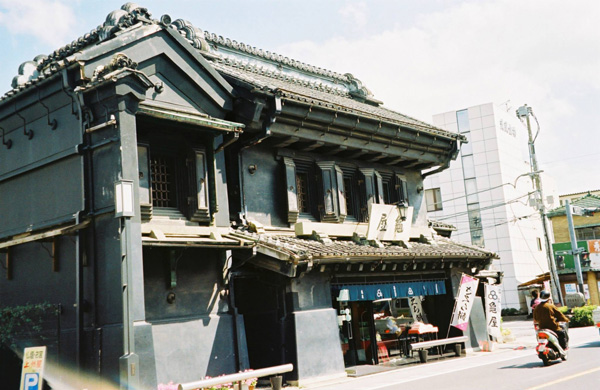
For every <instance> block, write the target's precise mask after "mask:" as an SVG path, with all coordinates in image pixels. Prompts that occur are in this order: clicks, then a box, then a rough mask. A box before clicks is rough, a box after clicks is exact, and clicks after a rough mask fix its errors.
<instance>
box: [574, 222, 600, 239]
mask: <svg viewBox="0 0 600 390" xmlns="http://www.w3.org/2000/svg"><path fill="white" fill-rule="evenodd" d="M575 236H576V237H577V240H578V241H580V240H581V241H583V240H598V239H600V226H590V227H584V228H577V227H576V228H575Z"/></svg>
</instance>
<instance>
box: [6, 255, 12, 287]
mask: <svg viewBox="0 0 600 390" xmlns="http://www.w3.org/2000/svg"><path fill="white" fill-rule="evenodd" d="M6 279H7V280H12V265H11V262H10V247H8V248H6Z"/></svg>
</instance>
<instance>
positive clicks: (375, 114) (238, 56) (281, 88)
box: [0, 3, 462, 139]
mask: <svg viewBox="0 0 600 390" xmlns="http://www.w3.org/2000/svg"><path fill="white" fill-rule="evenodd" d="M140 24H148V25H151V24H154V25H157V24H160V25H162V26H164V27H165V28H171V29H173V30H175V31H177V32H178V33H180V34H181V35H182V36H183V37H184V38H185V39H186V40H187V41H188V42H189V43H190V44H191V45H192V46H193V47H194V48H196V49H197V50H198V51H199V52H200V54H202V55H205V56H206V57H207V59H209V60H212V61H213V64H214V66H215V68H217V70H218V71H220V72H222V73H224V74H227V75H229V76H231V77H234V78H238V79H240V80H243V81H246V82H248V83H250V84H252V85H254V86H256V87H258V88H266V89H267V90H269V91H277V93H280V94H281V95H282V96H283V97H284V98H287V99H292V100H296V101H303V102H306V103H309V104H315V105H321V106H324V107H328V108H330V109H333V110H337V111H344V112H349V113H354V114H357V115H361V116H366V117H370V118H373V119H374V120H377V121H383V122H387V123H393V124H397V125H399V126H406V127H410V128H413V129H416V130H419V131H426V132H428V133H431V134H434V135H438V136H442V137H446V138H451V139H462V136H460V135H459V134H455V133H452V132H448V131H445V130H442V129H438V128H436V127H434V126H432V125H430V124H428V123H425V122H422V121H419V120H417V119H414V118H411V117H409V116H406V115H403V114H400V113H398V112H395V111H392V110H389V109H387V108H384V107H381V106H379V103H381V102H379V101H377V100H376V99H374V98H373V97H372V94H371V92H370V91H369V90H368V89H367V88H366V87H365V86H364V85H363V84H362V83H361V82H360V80H358V79H356V78H355V77H354V76H352V75H351V74H348V73H346V74H340V73H336V72H333V71H330V70H326V69H322V68H319V67H316V66H312V65H309V64H305V63H303V62H300V61H296V60H293V59H290V58H287V57H284V56H281V55H279V54H276V53H271V52H269V51H263V50H261V49H257V48H255V47H253V46H250V45H247V44H244V43H238V42H236V41H232V40H230V39H227V38H223V37H221V36H218V35H216V34H213V33H208V32H204V31H202V30H200V29H199V28H197V27H195V26H194V25H192V24H191V23H190V22H188V21H186V20H183V19H177V20H175V21H174V22H171V18H170V17H169V16H168V15H163V16H162V17H161V18H160V21H158V20H155V19H152V18H151V14H150V13H149V12H148V10H147V9H146V8H143V7H140V6H139V5H137V4H135V3H126V4H124V5H123V6H122V7H121V9H119V10H115V11H113V12H111V13H110V14H108V16H107V17H106V20H105V22H104V23H103V24H102V25H100V26H98V27H97V28H95V29H93V30H92V31H90V32H89V33H87V34H85V35H83V36H82V37H80V38H78V39H76V40H74V41H73V42H71V43H70V44H68V45H65V46H63V47H61V48H60V49H57V50H55V51H54V52H53V53H51V54H50V55H48V56H44V55H40V56H37V57H35V58H34V60H33V61H27V62H25V63H23V64H22V65H21V67H20V68H19V74H18V75H17V76H15V78H14V79H13V85H12V87H13V89H12V90H10V91H9V92H7V93H6V94H5V95H4V96H1V97H0V102H2V100H5V99H7V98H10V97H12V96H15V95H16V94H18V93H20V92H21V91H23V90H24V89H27V88H29V87H30V86H32V85H33V84H36V83H38V82H40V81H42V80H44V79H45V78H47V77H49V76H51V75H53V74H55V73H57V72H58V70H60V69H62V68H64V67H65V66H68V65H69V61H71V62H74V61H75V59H74V55H75V54H76V53H77V52H80V51H82V49H84V48H86V47H88V46H91V45H93V44H96V43H98V42H103V41H107V40H109V39H112V38H113V37H115V34H116V33H117V32H122V31H124V30H127V29H130V28H134V27H135V26H138V25H140ZM355 97H356V98H357V99H354V98H355ZM363 101H367V102H370V103H373V104H367V103H364V102H363Z"/></svg>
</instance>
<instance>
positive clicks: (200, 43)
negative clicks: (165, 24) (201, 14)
mask: <svg viewBox="0 0 600 390" xmlns="http://www.w3.org/2000/svg"><path fill="white" fill-rule="evenodd" d="M170 27H172V28H174V29H175V30H177V31H178V32H179V33H180V34H181V35H183V37H184V38H185V39H187V40H188V41H189V42H190V43H191V44H192V46H194V47H195V48H196V49H198V50H200V51H206V52H207V51H209V46H208V42H206V39H205V34H204V31H202V30H201V29H199V28H198V27H195V26H194V25H193V24H192V23H190V22H188V21H187V20H184V19H177V20H176V21H174V22H173V23H171V24H170Z"/></svg>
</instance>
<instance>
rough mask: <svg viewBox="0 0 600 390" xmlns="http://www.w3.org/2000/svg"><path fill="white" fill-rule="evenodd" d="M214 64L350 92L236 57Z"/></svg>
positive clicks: (345, 94)
mask: <svg viewBox="0 0 600 390" xmlns="http://www.w3.org/2000/svg"><path fill="white" fill-rule="evenodd" d="M215 64H217V67H218V65H219V64H223V65H225V66H230V67H233V68H236V69H242V70H244V71H246V72H250V73H254V74H258V75H261V76H265V77H269V78H273V79H277V80H281V81H285V82H290V83H293V84H296V85H299V86H302V87H306V88H310V89H314V90H317V91H321V92H325V93H329V94H332V95H337V96H343V97H348V98H349V97H350V94H349V93H348V92H346V91H345V90H344V88H343V87H342V86H340V88H334V87H330V86H328V85H327V84H325V83H322V82H317V81H308V80H305V79H302V78H300V77H296V76H294V75H291V74H286V73H284V72H276V71H272V70H269V69H267V68H265V67H261V66H257V65H256V64H252V63H248V62H244V61H242V60H239V59H236V58H231V57H227V58H224V59H223V61H222V62H221V63H219V62H215Z"/></svg>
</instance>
